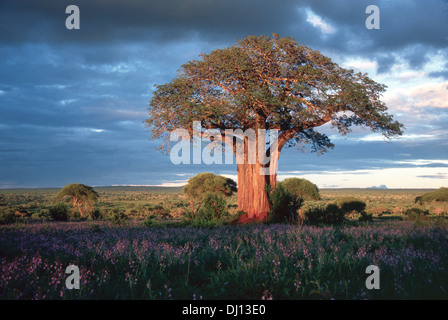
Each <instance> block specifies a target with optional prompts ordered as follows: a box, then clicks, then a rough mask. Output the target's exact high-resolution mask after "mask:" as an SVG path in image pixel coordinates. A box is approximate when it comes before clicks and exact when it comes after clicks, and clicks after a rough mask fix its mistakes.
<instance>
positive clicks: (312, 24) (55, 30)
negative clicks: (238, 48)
mask: <svg viewBox="0 0 448 320" xmlns="http://www.w3.org/2000/svg"><path fill="white" fill-rule="evenodd" d="M69 5H76V6H78V8H79V11H80V28H79V29H67V28H66V19H67V18H68V17H69V16H70V13H68V14H67V13H66V8H67V6H69ZM369 5H376V6H377V7H378V9H379V23H380V25H379V26H380V28H379V29H368V28H367V27H366V19H368V18H369V16H370V14H369V13H366V8H367V7H368V6H369ZM273 33H278V34H279V35H280V36H281V37H286V36H290V37H293V38H294V39H295V40H296V41H297V42H298V43H299V44H304V45H306V46H308V47H310V48H311V49H313V50H318V51H320V52H321V53H322V54H324V55H326V56H328V57H330V58H331V59H332V60H333V61H334V62H336V63H338V64H339V65H341V66H342V67H346V68H350V69H354V70H355V71H359V72H362V73H367V74H368V76H369V77H370V78H372V79H373V80H375V81H377V82H379V83H382V84H385V85H386V86H387V91H386V92H385V94H384V95H383V97H382V100H383V101H384V102H385V103H386V105H387V106H388V108H389V113H391V114H392V115H393V116H394V119H396V120H398V121H399V122H401V123H403V124H404V126H405V127H406V129H405V133H404V135H403V136H402V137H400V138H398V139H392V140H390V141H385V140H384V139H383V137H382V136H381V135H380V134H376V133H372V132H370V131H368V130H367V129H363V128H355V129H354V130H353V132H352V133H350V134H348V135H346V136H344V137H341V136H339V134H338V133H337V131H334V130H332V129H331V128H330V127H329V126H324V127H323V128H322V129H321V132H324V133H327V134H328V135H329V137H330V138H331V139H332V142H333V143H334V144H335V148H334V149H333V150H330V151H329V152H327V153H325V154H323V155H317V154H316V153H310V152H305V153H304V152H301V151H299V150H296V149H294V148H291V149H287V150H283V151H282V155H281V157H280V160H279V168H278V179H279V180H282V179H284V178H287V177H299V178H305V179H308V180H310V181H312V182H313V183H315V184H316V185H317V186H318V187H320V188H369V187H380V186H382V187H384V186H386V187H387V188H439V187H442V186H445V187H448V1H446V0H427V1H420V0H384V1H373V0H369V1H364V0H350V1H348V0H328V1H326V0H320V1H319V0H281V1H274V0H226V1H217V0H147V1H143V0H128V1H118V0H108V1H105V0H84V1H75V0H70V1H65V0H60V1H54V0H21V1H17V0H1V1H0V189H7V188H37V187H63V186H64V185H66V184H68V183H84V184H87V185H91V186H109V185H162V186H180V185H183V184H185V183H186V182H187V180H188V179H189V178H191V177H192V176H194V175H195V174H198V173H200V172H213V173H216V174H221V175H225V176H228V177H231V178H234V179H235V180H236V165H235V164H227V165H225V164H223V165H216V164H214V165H207V164H191V165H186V164H179V165H175V164H173V163H172V162H171V160H170V157H169V156H167V155H164V154H163V153H161V152H160V151H158V150H157V147H158V146H159V145H160V143H161V141H157V140H156V141H153V140H152V139H151V136H150V132H149V128H147V127H145V124H144V121H145V119H147V118H148V110H147V109H148V107H149V100H150V99H151V97H152V93H153V90H155V88H154V85H156V84H158V85H161V84H164V83H167V82H169V81H171V80H172V79H173V78H174V77H175V76H176V73H177V71H178V70H179V68H180V66H181V65H182V64H184V63H186V62H188V61H191V60H195V59H199V55H200V54H201V53H209V52H211V51H213V50H215V49H218V48H225V47H229V46H232V45H234V44H235V43H236V42H237V40H240V39H243V38H245V37H247V36H249V35H267V36H271V35H272V34H273Z"/></svg>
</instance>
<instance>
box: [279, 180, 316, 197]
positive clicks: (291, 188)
mask: <svg viewBox="0 0 448 320" xmlns="http://www.w3.org/2000/svg"><path fill="white" fill-rule="evenodd" d="M278 185H282V186H283V187H284V188H285V190H286V191H288V192H289V193H291V194H293V195H295V196H297V197H298V198H301V199H303V200H320V195H319V188H318V187H317V186H316V185H315V184H314V183H312V182H311V181H309V180H306V179H300V178H288V179H285V180H283V181H281V182H279V183H278Z"/></svg>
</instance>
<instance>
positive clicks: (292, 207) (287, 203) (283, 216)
mask: <svg viewBox="0 0 448 320" xmlns="http://www.w3.org/2000/svg"><path fill="white" fill-rule="evenodd" d="M268 194H269V200H270V201H271V203H272V209H271V211H270V212H269V213H268V217H269V220H270V221H271V222H294V221H297V210H299V208H300V207H301V205H302V202H303V199H302V198H300V197H298V196H296V195H295V194H292V193H290V192H289V191H287V190H286V189H285V187H284V186H283V185H282V184H279V185H277V187H276V188H275V189H274V190H272V191H270V190H269V189H268Z"/></svg>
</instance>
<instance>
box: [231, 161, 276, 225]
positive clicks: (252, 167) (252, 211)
mask: <svg viewBox="0 0 448 320" xmlns="http://www.w3.org/2000/svg"><path fill="white" fill-rule="evenodd" d="M261 168H262V166H261V164H259V163H256V164H247V163H245V164H237V174H238V210H240V211H243V212H245V214H244V215H243V216H241V217H240V219H239V220H238V223H248V222H254V221H266V219H267V218H268V212H269V211H270V210H271V203H270V201H269V196H268V192H267V190H266V187H267V186H269V185H270V176H269V175H263V174H261V173H260V169H261Z"/></svg>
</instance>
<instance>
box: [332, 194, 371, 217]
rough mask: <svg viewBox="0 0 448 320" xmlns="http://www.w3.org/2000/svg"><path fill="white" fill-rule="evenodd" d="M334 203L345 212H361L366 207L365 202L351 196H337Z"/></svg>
mask: <svg viewBox="0 0 448 320" xmlns="http://www.w3.org/2000/svg"><path fill="white" fill-rule="evenodd" d="M335 203H336V204H337V205H338V207H339V208H340V209H341V210H342V211H344V212H345V213H350V212H354V211H355V212H358V213H361V212H363V211H364V210H365V209H366V203H365V202H364V201H362V200H359V199H356V198H353V197H341V198H337V199H336V201H335Z"/></svg>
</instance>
